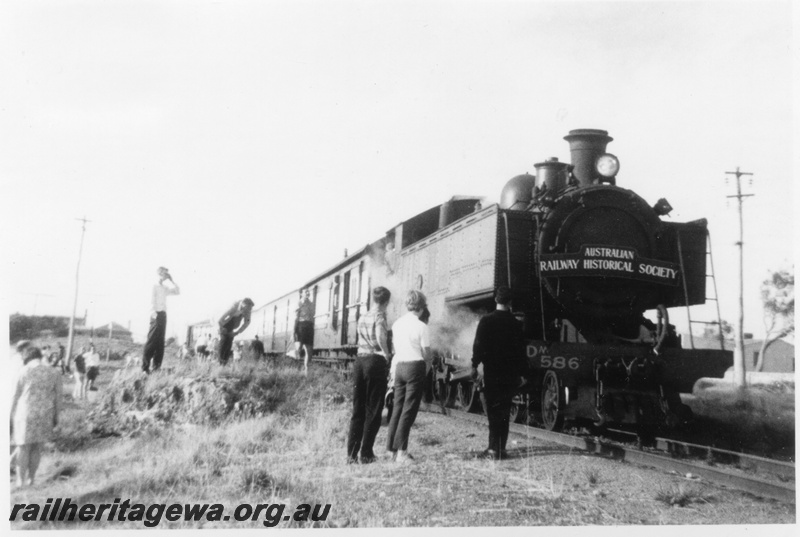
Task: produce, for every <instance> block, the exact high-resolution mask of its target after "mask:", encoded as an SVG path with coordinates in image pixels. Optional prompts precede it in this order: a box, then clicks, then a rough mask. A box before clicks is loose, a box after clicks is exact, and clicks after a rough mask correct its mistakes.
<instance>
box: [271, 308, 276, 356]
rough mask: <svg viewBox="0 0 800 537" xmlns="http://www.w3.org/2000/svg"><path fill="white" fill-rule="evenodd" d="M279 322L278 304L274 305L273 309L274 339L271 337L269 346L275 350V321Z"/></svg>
mask: <svg viewBox="0 0 800 537" xmlns="http://www.w3.org/2000/svg"><path fill="white" fill-rule="evenodd" d="M277 322H278V306H274V308H273V309H272V339H270V342H269V348H270V350H273V351H274V350H275V329H276V328H277V327H276V326H275V323H277Z"/></svg>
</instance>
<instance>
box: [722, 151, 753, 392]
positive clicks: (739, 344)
mask: <svg viewBox="0 0 800 537" xmlns="http://www.w3.org/2000/svg"><path fill="white" fill-rule="evenodd" d="M725 174H726V175H735V176H736V194H735V195H733V196H727V197H728V198H736V199H737V200H738V201H739V242H737V243H736V244H737V245H738V246H739V320H738V322H737V323H736V341H735V345H734V346H733V382H734V384H735V385H736V386H737V387H739V388H744V387H745V386H746V385H747V374H746V369H745V366H744V218H743V216H742V199H743V198H748V197H750V196H753V195H754V194H742V176H743V175H753V174H752V173H747V172H742V171H739V167H738V166H737V167H736V171H735V172H725ZM726 181H727V179H726Z"/></svg>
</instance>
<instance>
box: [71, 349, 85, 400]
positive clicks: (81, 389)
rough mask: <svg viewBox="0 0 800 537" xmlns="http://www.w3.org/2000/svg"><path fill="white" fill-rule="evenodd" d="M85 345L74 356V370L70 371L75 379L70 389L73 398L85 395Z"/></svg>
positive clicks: (81, 397)
mask: <svg viewBox="0 0 800 537" xmlns="http://www.w3.org/2000/svg"><path fill="white" fill-rule="evenodd" d="M84 353H86V347H83V348H82V349H81V353H80V354H79V355H77V356H76V357H75V362H74V363H75V371H74V372H73V373H72V377H73V379H75V387H74V388H73V389H72V398H73V399H84V398H85V397H86V384H87V380H86V358H85V354H84Z"/></svg>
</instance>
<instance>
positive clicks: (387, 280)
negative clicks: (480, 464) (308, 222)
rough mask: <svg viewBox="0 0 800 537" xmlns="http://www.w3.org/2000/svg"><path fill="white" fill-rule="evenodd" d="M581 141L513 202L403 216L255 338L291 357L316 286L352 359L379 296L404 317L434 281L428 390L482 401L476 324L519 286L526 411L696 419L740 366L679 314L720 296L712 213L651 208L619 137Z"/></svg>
mask: <svg viewBox="0 0 800 537" xmlns="http://www.w3.org/2000/svg"><path fill="white" fill-rule="evenodd" d="M565 140H566V141H567V142H568V143H569V147H570V154H571V162H570V163H566V162H559V161H558V160H557V159H555V158H553V159H549V160H545V161H543V162H540V163H538V164H535V169H536V173H535V175H529V174H523V175H519V176H517V177H514V178H513V179H511V180H510V181H508V183H507V184H506V185H505V187H504V188H503V190H502V194H501V200H500V203H499V204H491V205H488V206H484V201H485V200H484V199H483V198H480V197H474V196H456V197H453V198H452V199H450V200H448V201H446V202H445V203H443V204H441V205H437V206H435V207H433V208H431V209H428V210H427V211H424V212H422V213H420V214H418V215H416V216H414V217H412V218H410V219H408V220H405V221H403V222H401V223H399V224H398V225H396V226H394V227H393V228H392V229H390V230H388V231H387V232H386V233H385V234H384V235H383V236H382V237H381V238H379V239H378V240H376V241H374V242H372V243H370V244H368V245H366V246H364V247H363V248H361V249H360V250H358V251H357V252H354V253H352V254H350V255H346V257H345V258H344V259H342V260H341V261H340V262H338V263H336V264H334V265H333V266H331V267H330V268H329V269H328V270H326V271H325V272H323V273H322V274H319V275H317V276H316V277H314V278H312V279H310V280H308V281H306V282H304V283H303V284H302V285H301V286H300V287H299V288H295V289H293V290H292V291H290V292H288V293H286V294H284V295H283V296H281V297H278V298H277V299H275V300H273V301H270V302H269V303H267V304H265V305H263V306H261V307H259V308H258V309H256V310H254V312H253V321H252V323H251V327H250V329H249V332H250V335H251V336H252V335H253V334H258V335H259V336H260V337H261V338H262V339H263V341H264V344H265V347H266V350H267V351H268V352H272V353H275V354H283V353H286V352H287V350H289V349H291V348H292V346H291V343H292V333H293V330H292V329H293V323H294V316H295V310H296V309H297V304H298V300H299V296H300V291H302V290H304V289H308V290H309V291H310V294H311V297H312V301H313V302H314V305H315V312H316V313H315V332H314V356H313V359H314V360H315V361H318V362H325V363H329V364H331V365H333V366H334V367H341V368H345V367H347V366H348V364H349V362H351V361H352V360H353V358H354V356H355V353H356V348H357V337H358V335H357V330H356V324H357V321H358V318H359V316H360V315H361V314H362V313H364V312H366V311H367V309H368V308H369V307H370V298H371V297H370V290H371V289H372V288H374V287H376V286H379V285H382V286H384V287H387V288H388V289H389V290H391V291H392V293H393V299H392V301H391V302H390V304H389V311H388V318H389V319H390V322H391V321H392V320H393V319H396V318H398V317H399V316H400V315H402V314H403V313H404V312H403V311H402V305H403V297H404V296H405V293H406V292H407V291H408V290H410V289H419V290H421V291H423V292H424V293H425V294H426V296H427V297H428V302H429V304H428V307H429V309H430V311H431V320H430V330H431V338H432V346H433V348H434V353H435V355H436V357H437V359H436V361H435V363H436V365H435V367H434V368H433V370H432V371H431V374H430V378H429V390H428V394H427V396H428V398H429V399H431V400H438V401H440V402H443V403H446V404H447V405H450V406H454V407H459V408H463V409H466V410H473V411H475V410H480V407H481V405H480V396H479V387H478V386H476V385H475V384H474V383H473V381H472V379H471V378H470V376H469V373H470V359H471V349H472V340H473V337H474V333H475V328H476V326H477V321H478V319H479V318H480V315H481V314H483V313H485V312H488V311H490V310H492V309H493V308H494V302H493V296H494V293H495V291H496V289H497V288H498V287H499V286H507V287H509V288H510V289H511V292H512V296H513V311H514V313H515V315H517V317H518V318H520V319H521V320H522V321H523V326H524V330H525V337H526V341H527V348H526V356H525V359H526V360H527V364H528V366H529V372H528V374H527V375H526V378H525V382H524V383H523V384H522V386H521V387H520V388H519V391H518V393H517V394H516V395H515V399H514V402H515V404H514V407H513V410H512V412H513V414H514V416H513V418H514V419H517V420H518V421H520V420H524V421H527V422H529V423H535V424H538V425H540V426H543V427H544V428H546V429H550V430H558V429H560V428H562V427H563V426H564V424H565V421H567V420H570V421H578V422H580V421H588V422H592V423H594V424H595V425H599V426H603V425H611V424H634V425H638V426H647V427H656V426H676V425H679V424H680V423H682V422H685V421H686V420H688V419H690V417H691V411H690V410H689V408H688V407H686V406H685V405H683V404H682V403H681V399H680V394H681V393H690V392H691V391H692V387H693V385H694V383H695V381H696V380H697V379H698V378H700V377H721V376H722V375H723V374H724V372H725V370H726V369H728V368H729V367H730V366H731V364H732V361H733V358H732V353H731V352H730V351H726V350H724V349H720V350H710V349H692V348H689V349H684V348H682V342H681V338H680V337H679V336H678V335H677V334H676V333H675V329H674V326H672V325H671V324H670V323H669V309H670V308H676V307H689V306H692V305H697V304H703V303H704V302H705V301H706V296H705V291H706V278H707V274H706V272H707V266H706V265H707V254H708V252H707V246H708V241H707V239H708V230H707V223H706V221H705V220H697V221H693V222H686V223H675V222H671V221H664V220H662V219H661V217H662V216H665V215H666V214H668V213H669V212H670V210H671V207H670V205H669V203H668V202H667V201H666V200H665V199H661V200H658V202H656V203H655V204H654V205H652V206H651V205H650V204H648V203H647V202H646V201H645V200H644V199H642V198H641V197H640V196H639V195H637V194H636V193H635V192H633V191H632V190H627V189H624V188H621V187H619V186H617V185H616V176H617V172H618V171H619V167H620V165H619V160H618V159H617V157H615V156H614V155H612V154H610V153H607V152H606V146H607V144H608V143H609V142H611V141H612V138H611V137H610V136H608V133H607V132H606V131H603V130H596V129H580V130H573V131H571V132H570V133H569V135H567V136H566V137H565ZM648 316H649V318H648ZM190 337H191V333H190Z"/></svg>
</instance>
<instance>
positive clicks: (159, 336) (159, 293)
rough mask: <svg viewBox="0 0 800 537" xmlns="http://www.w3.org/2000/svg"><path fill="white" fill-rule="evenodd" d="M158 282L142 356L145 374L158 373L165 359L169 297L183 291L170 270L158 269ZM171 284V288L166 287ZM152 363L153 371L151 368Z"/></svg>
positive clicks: (153, 296) (154, 292)
mask: <svg viewBox="0 0 800 537" xmlns="http://www.w3.org/2000/svg"><path fill="white" fill-rule="evenodd" d="M156 273H157V274H158V282H157V283H156V284H155V285H153V294H152V299H151V300H152V301H151V309H150V330H148V332H147V343H145V344H144V353H143V354H142V370H143V371H144V372H145V373H150V371H151V370H152V371H156V370H157V369H159V368H160V367H161V362H162V360H163V359H164V338H165V336H166V334H167V297H168V296H169V295H179V294H180V292H181V290H180V288H179V287H178V286H177V285H176V284H175V282H174V281H173V280H172V276H170V274H169V270H167V269H166V268H165V267H158V270H157V271H156ZM165 282H169V286H167V285H164V283H165ZM151 361H152V369H151V367H150V364H151Z"/></svg>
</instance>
